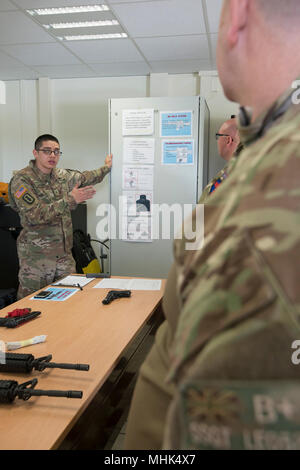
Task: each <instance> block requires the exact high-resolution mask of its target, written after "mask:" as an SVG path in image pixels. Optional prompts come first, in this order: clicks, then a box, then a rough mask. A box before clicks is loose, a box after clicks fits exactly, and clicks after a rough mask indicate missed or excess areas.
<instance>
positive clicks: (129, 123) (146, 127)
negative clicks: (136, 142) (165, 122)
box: [122, 109, 154, 136]
mask: <svg viewBox="0 0 300 470" xmlns="http://www.w3.org/2000/svg"><path fill="white" fill-rule="evenodd" d="M122 130H123V136H126V135H153V133H154V109H124V110H123V120H122Z"/></svg>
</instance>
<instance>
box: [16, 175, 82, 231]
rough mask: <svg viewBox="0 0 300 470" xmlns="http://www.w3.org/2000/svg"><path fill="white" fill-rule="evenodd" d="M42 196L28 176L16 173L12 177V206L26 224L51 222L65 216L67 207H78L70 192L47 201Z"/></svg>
mask: <svg viewBox="0 0 300 470" xmlns="http://www.w3.org/2000/svg"><path fill="white" fill-rule="evenodd" d="M40 196H41V195H40V194H37V190H36V188H34V187H33V186H32V184H31V182H30V181H29V180H28V179H27V178H26V176H18V175H16V176H14V177H13V178H12V180H11V182H10V184H9V200H10V203H11V205H12V207H13V208H14V209H16V210H17V212H19V213H20V215H21V218H22V222H23V224H24V225H25V224H26V225H40V224H47V223H51V222H53V221H55V220H56V219H57V218H59V217H61V216H63V215H64V213H65V211H66V210H67V209H69V210H71V209H72V208H74V207H76V202H75V200H74V198H73V197H72V196H71V195H70V194H69V193H67V194H64V195H63V194H62V197H61V198H60V199H57V200H54V199H53V200H52V201H46V200H45V199H42V198H41V197H40Z"/></svg>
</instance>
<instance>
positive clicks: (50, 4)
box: [1, 0, 107, 9]
mask: <svg viewBox="0 0 300 470" xmlns="http://www.w3.org/2000/svg"><path fill="white" fill-rule="evenodd" d="M1 1H2V0H1ZM15 3H16V4H17V5H19V7H21V8H24V9H26V8H29V9H30V8H32V9H36V8H54V7H75V6H81V5H103V4H106V3H107V2H106V1H105V0H103V1H102V0H15Z"/></svg>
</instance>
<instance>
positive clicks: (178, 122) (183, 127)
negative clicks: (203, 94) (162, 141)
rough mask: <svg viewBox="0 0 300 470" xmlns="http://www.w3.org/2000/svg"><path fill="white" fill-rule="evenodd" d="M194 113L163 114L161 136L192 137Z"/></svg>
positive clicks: (161, 117)
mask: <svg viewBox="0 0 300 470" xmlns="http://www.w3.org/2000/svg"><path fill="white" fill-rule="evenodd" d="M192 130H193V112H192V111H180V112H172V111H170V112H166V111H164V112H161V113H160V135H161V137H192Z"/></svg>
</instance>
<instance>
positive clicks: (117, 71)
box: [90, 62, 151, 77]
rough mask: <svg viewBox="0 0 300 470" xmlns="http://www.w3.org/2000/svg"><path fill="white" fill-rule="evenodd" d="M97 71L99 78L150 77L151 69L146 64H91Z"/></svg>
mask: <svg viewBox="0 0 300 470" xmlns="http://www.w3.org/2000/svg"><path fill="white" fill-rule="evenodd" d="M90 67H91V68H92V69H93V70H95V72H96V73H97V76H103V77H107V76H112V77H120V76H130V75H148V74H149V72H150V70H151V69H150V67H149V66H148V65H147V64H146V62H125V63H124V62H118V63H115V64H90Z"/></svg>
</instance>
